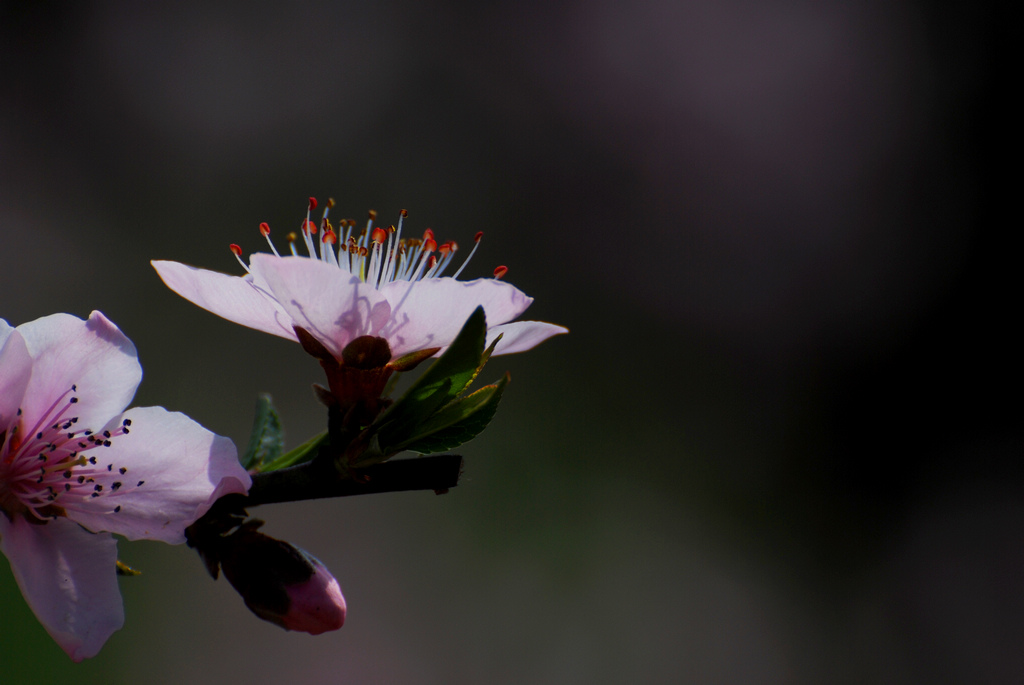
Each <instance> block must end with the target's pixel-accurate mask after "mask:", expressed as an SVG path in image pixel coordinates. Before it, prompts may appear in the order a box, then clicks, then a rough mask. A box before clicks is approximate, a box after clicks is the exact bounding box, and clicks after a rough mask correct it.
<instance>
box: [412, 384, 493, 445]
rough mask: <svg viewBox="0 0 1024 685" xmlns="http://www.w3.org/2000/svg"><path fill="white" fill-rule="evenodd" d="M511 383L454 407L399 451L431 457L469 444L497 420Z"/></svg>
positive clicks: (489, 388) (476, 394)
mask: <svg viewBox="0 0 1024 685" xmlns="http://www.w3.org/2000/svg"><path fill="white" fill-rule="evenodd" d="M508 381H509V377H508V375H507V374H506V375H505V377H504V378H502V379H501V380H500V381H498V382H497V383H495V384H494V385H487V386H484V387H482V388H480V389H479V390H477V391H476V392H474V393H471V394H469V395H467V396H466V397H463V398H462V399H459V400H456V401H454V402H452V403H450V404H449V405H448V406H447V407H445V408H444V409H442V410H441V411H439V412H437V413H436V414H434V415H433V416H431V417H430V419H429V420H428V421H426V422H424V423H423V424H421V425H420V426H418V427H417V431H416V435H415V437H412V438H410V439H409V440H407V441H405V442H404V443H401V444H400V445H398V446H397V448H398V449H402V450H410V451H412V452H420V453H421V454H428V453H430V452H442V451H444V450H450V449H452V448H455V447H458V446H459V445H461V444H463V443H465V442H469V441H470V440H472V439H473V438H475V437H476V436H477V435H479V434H480V432H481V431H482V430H483V429H484V428H486V427H487V424H489V423H490V422H491V419H493V418H494V414H495V412H497V410H498V402H500V401H501V394H502V392H504V390H505V386H506V385H508Z"/></svg>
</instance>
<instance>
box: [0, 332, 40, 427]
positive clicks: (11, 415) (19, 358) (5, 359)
mask: <svg viewBox="0 0 1024 685" xmlns="http://www.w3.org/2000/svg"><path fill="white" fill-rule="evenodd" d="M0 323H2V322H0ZM8 333H9V335H6V336H4V337H5V339H6V342H4V341H0V433H2V432H3V431H5V430H7V429H9V428H10V427H11V426H12V425H14V424H15V423H16V420H17V417H18V408H19V407H20V406H21V400H22V399H23V398H24V397H25V388H27V387H28V381H29V378H30V377H31V375H32V357H31V356H30V355H29V353H28V347H26V346H25V339H24V338H22V337H21V334H19V333H17V332H15V331H14V329H10V331H8ZM0 335H3V332H0Z"/></svg>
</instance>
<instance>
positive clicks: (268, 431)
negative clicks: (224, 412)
mask: <svg viewBox="0 0 1024 685" xmlns="http://www.w3.org/2000/svg"><path fill="white" fill-rule="evenodd" d="M283 449H284V429H283V428H282V427H281V419H280V418H279V417H278V415H277V410H275V409H274V404H273V401H272V400H271V399H270V395H268V394H266V393H263V394H260V395H259V396H258V397H257V398H256V413H255V416H254V417H253V420H252V432H251V433H250V434H249V446H248V447H247V448H246V450H245V455H244V456H243V457H242V459H241V462H242V466H243V467H244V468H245V469H246V470H252V469H255V470H257V471H260V470H262V465H263V464H264V463H266V462H270V461H273V460H275V459H277V458H278V457H280V456H281V451H282V450H283Z"/></svg>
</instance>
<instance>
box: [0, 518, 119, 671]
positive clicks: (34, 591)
mask: <svg viewBox="0 0 1024 685" xmlns="http://www.w3.org/2000/svg"><path fill="white" fill-rule="evenodd" d="M0 549H2V550H3V552H4V554H5V555H6V556H7V559H8V561H10V562H11V571H12V572H13V573H14V579H15V580H16V581H18V587H20V588H21V593H22V594H23V595H25V601H27V602H28V605H29V606H30V607H31V608H32V611H33V612H35V615H36V617H37V618H38V619H39V622H40V623H42V624H43V627H44V628H46V632H48V633H49V634H50V636H51V637H52V638H53V639H54V640H56V641H57V644H59V645H60V646H61V648H63V649H64V651H65V652H67V653H68V656H70V657H71V658H72V659H74V660H75V661H81V660H82V659H85V658H87V657H91V656H95V655H96V654H97V653H98V652H99V651H100V648H101V647H102V646H103V644H104V643H105V642H106V641H107V638H109V637H110V636H111V634H113V632H114V631H115V630H118V629H119V628H120V627H121V626H122V625H123V624H124V607H123V606H122V604H121V592H120V590H119V589H118V587H117V575H116V571H115V562H116V561H117V543H116V542H115V541H114V538H113V537H111V536H110V534H109V533H102V534H99V535H96V534H93V533H90V532H88V531H86V530H83V529H82V528H81V527H79V526H78V525H76V524H74V523H72V522H71V521H69V520H67V519H65V518H61V519H57V520H55V521H50V522H48V523H45V524H42V525H37V524H32V523H29V522H27V521H26V520H25V519H24V518H22V517H20V516H17V517H15V518H14V520H13V521H9V520H8V519H7V517H6V516H0ZM8 629H10V626H8Z"/></svg>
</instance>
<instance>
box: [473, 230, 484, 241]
mask: <svg viewBox="0 0 1024 685" xmlns="http://www.w3.org/2000/svg"><path fill="white" fill-rule="evenodd" d="M483 237H484V232H483V231H477V233H476V235H475V236H473V242H474V243H479V242H480V239H481V238H483Z"/></svg>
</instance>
